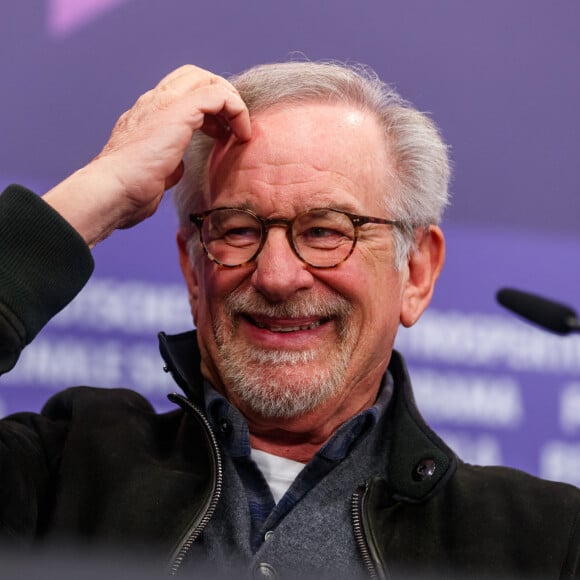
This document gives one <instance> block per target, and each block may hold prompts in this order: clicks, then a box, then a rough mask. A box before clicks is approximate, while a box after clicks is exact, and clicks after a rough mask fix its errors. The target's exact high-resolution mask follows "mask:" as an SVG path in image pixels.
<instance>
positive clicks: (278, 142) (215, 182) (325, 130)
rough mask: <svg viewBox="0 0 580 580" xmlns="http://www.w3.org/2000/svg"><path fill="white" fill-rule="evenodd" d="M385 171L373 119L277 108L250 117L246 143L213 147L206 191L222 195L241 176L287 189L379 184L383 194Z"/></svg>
mask: <svg viewBox="0 0 580 580" xmlns="http://www.w3.org/2000/svg"><path fill="white" fill-rule="evenodd" d="M388 165H390V162H389V158H388V153H387V147H386V144H385V139H384V135H383V133H382V130H381V128H380V126H379V123H378V122H377V121H376V119H375V118H374V116H373V115H372V114H370V113H367V112H365V111H362V110H360V109H358V108H356V107H354V106H351V105H346V104H342V103H318V102H315V103H307V104H303V105H293V106H291V107H287V106H282V105H280V106H277V107H273V108H270V109H267V110H265V111H261V112H259V113H257V114H256V115H254V116H253V117H252V138H251V139H250V141H248V142H246V143H240V142H239V141H238V140H237V139H236V138H235V137H234V136H231V137H230V138H229V139H228V140H227V141H225V142H217V143H216V144H215V145H214V147H213V150H212V152H211V155H210V157H209V160H208V172H207V175H208V181H209V182H208V184H207V185H208V187H207V190H208V194H209V193H210V192H211V193H212V194H213V193H215V192H216V191H220V190H221V188H223V187H228V186H231V184H232V182H233V181H235V180H236V179H237V177H238V175H239V174H240V173H245V175H246V176H248V175H251V176H252V179H254V180H255V182H256V183H258V184H260V183H263V182H265V183H267V182H271V183H272V184H277V185H280V186H285V185H286V182H287V181H299V180H300V179H303V180H305V181H308V180H310V179H313V180H317V179H319V178H320V177H321V176H324V178H325V179H326V180H327V181H329V182H331V181H332V177H333V176H334V177H335V178H336V180H337V183H339V184H340V182H342V181H344V182H355V183H360V186H361V188H363V187H364V188H366V189H368V186H369V185H371V184H375V185H377V184H380V185H379V187H380V189H381V190H382V191H384V186H385V185H386V184H385V183H384V182H385V176H386V175H387V174H388V171H385V170H386V168H387V166H388ZM326 185H329V183H327V184H326ZM207 201H210V200H207Z"/></svg>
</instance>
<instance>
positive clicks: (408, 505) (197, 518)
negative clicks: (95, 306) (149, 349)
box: [0, 191, 580, 578]
mask: <svg viewBox="0 0 580 580" xmlns="http://www.w3.org/2000/svg"><path fill="white" fill-rule="evenodd" d="M13 194H14V195H16V194H18V195H16V197H22V196H24V197H26V195H27V194H26V193H23V194H21V193H20V192H14V191H13ZM3 197H4V196H3ZM13 197H14V196H13ZM8 201H10V200H8ZM2 203H4V204H5V205H4V206H2ZM14 203H16V206H18V202H14V201H13V200H12V201H10V203H8V202H7V201H6V199H4V201H2V198H0V249H6V247H9V249H10V250H12V254H11V257H10V259H6V257H5V256H7V254H6V253H3V252H0V339H1V342H0V372H5V371H6V370H8V369H9V368H10V367H11V366H12V365H13V364H14V362H15V360H16V359H17V357H18V354H19V353H20V351H21V350H22V348H23V347H24V345H25V344H26V343H27V342H29V341H30V340H31V338H32V337H33V336H34V334H35V332H36V331H37V330H38V329H39V328H40V327H42V324H43V323H44V321H45V320H48V318H49V317H50V316H51V315H53V314H54V313H55V311H56V310H58V308H59V307H62V305H64V304H63V302H64V303H66V296H71V295H72V296H74V294H75V293H76V291H78V289H79V288H80V287H81V286H82V283H84V282H83V280H82V278H83V277H84V278H86V277H87V276H88V274H89V273H90V263H88V262H87V260H89V262H90V258H89V254H88V251H87V250H85V249H82V244H81V242H80V241H79V240H78V239H75V237H74V234H72V233H71V232H70V231H69V230H70V228H69V229H67V228H68V226H66V224H64V223H62V221H59V219H58V218H57V217H55V216H53V215H52V214H51V213H50V212H48V213H47V214H46V215H44V217H43V216H42V215H40V216H39V212H40V214H42V212H46V211H48V210H46V209H39V208H36V209H35V210H34V219H35V220H36V225H37V227H38V222H42V227H43V231H44V232H46V231H54V234H55V235H54V237H55V238H58V239H55V240H52V241H51V245H50V249H49V251H48V255H47V250H46V248H43V247H41V246H40V245H38V246H36V247H33V248H32V249H29V248H30V247H31V241H30V239H28V238H25V241H26V243H27V248H24V249H23V248H22V247H21V246H20V245H19V244H18V243H16V244H15V243H13V242H12V241H10V240H8V241H7V240H6V239H4V238H5V235H4V232H6V231H8V228H3V227H2V222H3V220H5V218H6V216H7V215H8V214H7V213H6V209H7V206H8V209H11V208H12V213H14V212H16V214H17V215H16V217H14V216H11V219H10V224H13V223H15V222H18V219H17V218H18V216H19V215H22V212H29V211H30V209H29V206H30V204H31V203H32V204H33V205H34V204H36V203H37V202H36V201H34V200H31V201H30V202H27V203H26V204H24V205H25V207H23V208H21V212H20V213H19V212H18V211H17V209H14ZM29 222H30V219H29V218H28V219H25V218H22V219H21V223H20V224H19V225H20V227H18V228H12V229H13V230H14V231H15V232H22V230H23V228H24V229H26V226H27V224H28V223H29ZM28 232H29V234H30V230H28ZM14 235H20V236H22V233H16V234H14ZM43 235H44V234H43ZM63 238H66V240H65V242H64V245H65V246H66V253H65V249H64V248H63V250H62V252H61V253H59V251H58V250H59V248H58V245H59V244H62V243H63V242H62V239H63ZM11 239H12V238H11ZM20 241H21V242H22V241H23V240H22V239H21V240H20ZM46 243H47V240H43V245H46ZM75 244H76V245H75ZM32 246H34V244H32ZM71 246H72V249H71ZM14 253H15V254H16V255H17V257H18V259H15V258H14V257H13V256H14ZM31 254H32V255H31ZM68 255H71V257H70V258H68V257H66V258H63V256H68ZM23 259H24V260H25V263H24V265H22V260H23ZM50 260H52V262H50ZM35 262H36V264H35ZM71 263H73V264H75V267H74V268H71ZM47 264H48V266H50V267H51V269H50V274H51V275H50V284H48V283H47V282H46V280H44V281H43V279H42V276H41V279H40V280H39V279H38V272H39V271H40V272H45V271H46V269H47V267H48V266H47ZM41 265H42V267H40V266H41ZM79 271H81V272H82V275H79ZM65 282H66V283H65ZM27 284H28V285H29V286H30V289H29V290H28V292H29V296H25V297H24V298H23V297H22V296H20V297H18V289H19V288H20V289H22V288H25V287H26V286H27ZM15 287H16V290H15ZM64 287H66V296H65V298H63V297H62V294H63V292H62V291H61V288H64ZM53 294H54V296H53ZM72 296H71V297H72ZM69 299H70V298H69ZM160 339H161V342H160V344H161V352H162V354H163V356H164V358H165V360H166V363H167V367H168V370H169V371H170V372H171V373H172V375H173V377H174V378H175V380H176V382H177V383H178V384H179V386H180V387H181V388H182V389H183V391H184V393H185V396H181V395H175V396H174V397H173V400H174V401H175V402H176V403H177V404H178V408H177V409H176V410H175V411H174V412H170V413H165V414H157V413H155V411H154V410H153V409H152V407H151V406H150V405H149V403H148V402H147V401H146V400H145V399H144V398H143V397H141V396H140V395H138V394H137V393H135V392H132V391H128V390H119V389H116V390H108V389H95V388H90V387H76V388H73V389H68V390H65V391H63V392H61V393H59V394H58V395H56V396H54V397H53V398H52V399H50V400H49V402H48V403H47V405H46V406H45V408H44V410H43V411H42V413H41V414H32V413H21V414H17V415H13V416H11V417H7V418H5V419H4V420H3V421H2V424H1V427H0V486H1V488H0V489H1V493H0V534H1V536H2V539H3V540H4V541H5V542H7V543H10V544H15V543H16V544H33V543H37V542H39V541H43V540H55V539H60V540H62V539H73V540H74V541H75V542H79V541H80V542H87V543H91V544H99V545H100V546H115V547H118V546H120V545H122V546H134V547H140V548H142V547H147V548H148V549H149V551H150V552H151V553H155V555H156V556H158V558H159V560H162V561H164V562H167V563H168V564H169V566H170V569H171V570H173V571H174V572H176V571H178V570H179V568H180V566H181V564H182V562H183V561H184V560H185V559H186V557H187V554H188V553H190V552H191V550H190V547H191V544H192V543H194V542H195V538H196V537H197V535H198V534H199V533H200V531H201V530H202V529H203V527H204V525H205V524H206V523H207V521H208V520H209V518H211V516H212V513H213V508H214V506H215V505H216V502H217V501H219V494H220V488H221V485H222V480H221V477H222V476H221V459H220V454H219V450H218V446H217V444H216V441H215V439H214V436H213V434H212V432H211V429H210V428H209V426H208V424H207V421H206V419H205V417H204V415H203V413H202V412H201V411H199V410H198V407H200V405H201V400H200V397H201V389H200V386H201V376H200V371H199V352H198V350H197V345H196V340H195V333H194V332H190V333H185V334H182V335H177V336H173V337H167V336H165V335H161V336H160ZM390 370H391V372H392V374H393V377H394V380H395V391H394V395H393V400H392V402H391V405H390V407H389V411H388V412H389V413H390V414H391V416H390V421H388V425H389V427H388V432H387V433H385V438H386V439H388V440H389V445H388V446H386V448H388V449H389V451H388V453H389V458H388V462H387V464H388V465H389V472H388V473H386V474H384V476H383V477H379V478H376V479H374V480H372V481H368V482H366V485H365V486H363V487H362V488H361V489H358V490H353V496H352V506H353V518H352V519H353V532H354V534H355V535H356V537H357V541H358V543H359V548H360V551H361V556H362V558H363V560H364V561H365V564H366V565H367V569H368V571H369V574H370V575H371V576H374V577H388V578H397V577H401V576H404V577H407V575H408V574H413V575H421V577H423V576H425V577H427V578H432V577H436V576H439V577H449V576H452V575H457V576H458V577H470V578H472V577H487V576H493V577H501V578H511V577H520V576H521V577H538V578H580V517H579V515H580V490H578V489H576V488H574V487H572V486H568V485H564V484H558V483H551V482H547V481H543V480H540V479H537V478H534V477H531V476H529V475H526V474H524V473H522V472H519V471H515V470H512V469H508V468H502V467H475V466H469V465H466V464H464V463H462V462H461V461H460V460H458V459H457V458H456V456H455V455H454V453H453V452H452V451H451V450H450V449H449V448H448V447H447V446H446V445H445V444H444V443H443V442H442V441H441V440H440V439H439V437H437V435H436V434H435V433H434V432H433V431H432V430H431V429H430V428H429V427H428V426H427V425H426V423H425V422H424V421H423V420H422V418H421V417H420V415H419V413H418V411H417V409H416V406H415V403H414V400H413V395H412V391H411V386H410V382H409V380H408V377H407V374H406V370H405V367H404V363H403V361H402V358H401V357H400V356H399V355H398V354H397V353H394V354H393V357H392V360H391V364H390ZM313 549H316V547H313Z"/></svg>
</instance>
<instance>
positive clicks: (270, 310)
mask: <svg viewBox="0 0 580 580" xmlns="http://www.w3.org/2000/svg"><path fill="white" fill-rule="evenodd" d="M224 306H225V310H226V314H227V315H228V316H229V317H230V318H233V317H234V316H236V315H238V314H249V315H252V314H253V315H260V316H264V317H268V318H307V317H310V316H316V317H319V318H336V319H339V320H344V319H345V318H347V317H348V316H349V315H350V313H351V311H352V306H351V304H350V302H349V301H348V300H346V298H343V297H342V296H340V295H338V294H334V295H333V296H332V297H326V296H320V295H316V294H297V295H295V296H293V297H292V298H290V299H289V300H286V301H284V302H277V303H272V302H269V301H268V300H266V298H264V296H262V295H261V294H260V293H258V292H256V291H255V290H253V289H252V288H243V289H242V288H238V289H236V290H234V291H233V292H232V293H231V294H230V295H229V296H228V298H227V299H226V301H225V305H224Z"/></svg>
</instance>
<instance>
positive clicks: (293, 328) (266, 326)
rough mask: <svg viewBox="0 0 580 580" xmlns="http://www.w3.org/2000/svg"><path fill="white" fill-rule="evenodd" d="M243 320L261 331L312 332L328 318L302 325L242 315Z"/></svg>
mask: <svg viewBox="0 0 580 580" xmlns="http://www.w3.org/2000/svg"><path fill="white" fill-rule="evenodd" d="M244 318H245V319H246V320H247V321H248V322H250V323H251V324H253V325H254V326H256V327H257V328H261V329H263V330H269V331H270V332H281V333H285V332H298V331H300V330H314V329H315V328H319V327H320V326H322V325H323V324H324V323H325V322H328V321H329V320H330V319H329V318H320V319H318V320H314V321H312V322H308V323H303V324H292V323H291V322H290V321H288V322H287V323H285V324H281V323H279V322H278V323H276V322H267V321H265V320H256V319H255V318H252V317H251V316H247V315H244Z"/></svg>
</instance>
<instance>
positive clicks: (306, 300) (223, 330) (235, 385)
mask: <svg viewBox="0 0 580 580" xmlns="http://www.w3.org/2000/svg"><path fill="white" fill-rule="evenodd" d="M225 312H226V322H225V323H221V324H216V325H215V327H214V332H215V336H216V343H217V346H218V352H219V355H220V361H218V368H219V370H220V373H221V378H222V381H223V382H224V384H225V385H226V387H227V388H229V389H231V391H232V393H234V394H235V395H236V396H237V397H238V398H239V399H240V401H242V402H243V403H244V404H245V405H247V406H248V407H249V408H250V409H252V411H254V412H255V413H258V414H259V415H261V416H262V417H266V418H290V417H296V416H300V415H303V414H305V413H307V412H309V411H312V410H313V409H315V408H316V407H318V406H320V405H321V404H323V403H324V402H325V401H327V400H329V399H330V398H332V397H333V396H334V395H336V394H338V393H339V392H340V390H341V389H342V387H343V385H344V379H345V375H346V370H347V367H348V364H349V362H350V359H351V355H352V352H353V350H354V347H355V341H356V339H355V338H354V336H353V333H352V332H349V331H348V327H349V325H348V324H347V321H348V317H349V314H350V312H351V306H350V304H349V303H348V302H347V301H346V300H345V299H344V298H342V297H340V296H335V297H333V299H332V301H330V300H322V299H317V298H315V297H313V296H304V297H300V298H296V299H292V300H290V301H288V302H285V303H282V304H270V303H268V302H267V301H266V300H265V299H264V298H263V297H262V296H261V295H259V294H258V293H256V292H255V291H253V290H247V289H246V290H237V291H235V292H234V293H232V294H231V295H230V296H229V297H228V299H227V301H226V304H225ZM240 313H249V314H252V313H253V314H258V313H259V314H260V315H262V316H268V317H272V318H277V317H278V318H292V317H304V318H306V317H309V316H319V317H321V318H333V321H334V323H335V324H336V325H337V328H338V339H339V340H338V344H337V348H336V349H334V350H333V351H332V354H331V355H330V356H328V355H327V351H326V350H325V351H324V352H323V353H320V352H318V351H317V350H303V351H280V350H271V349H260V348H256V347H254V346H251V345H248V344H244V343H241V342H239V341H235V340H233V336H234V333H235V330H236V322H235V321H236V319H237V317H238V316H239V315H240Z"/></svg>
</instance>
